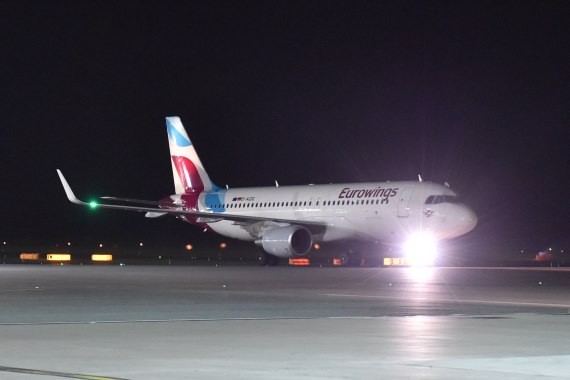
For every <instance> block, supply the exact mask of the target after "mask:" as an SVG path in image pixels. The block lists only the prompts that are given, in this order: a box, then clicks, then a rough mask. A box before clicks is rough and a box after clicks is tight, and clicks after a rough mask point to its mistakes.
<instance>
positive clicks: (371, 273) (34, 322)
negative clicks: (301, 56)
mask: <svg viewBox="0 0 570 380" xmlns="http://www.w3.org/2000/svg"><path fill="white" fill-rule="evenodd" d="M0 305H1V306H0V307H1V309H0V378H1V379H27V378H30V379H33V378H42V379H50V378H51V379H60V378H62V377H67V378H69V377H71V378H79V379H87V378H88V379H190V378H192V379H222V378H223V379H228V378H232V379H267V378H271V379H291V378H298V379H325V378H326V379H347V378H353V379H376V378H402V379H403V378H414V379H416V378H426V379H456V378H459V377H461V378H464V379H482V378H485V379H489V378H492V379H534V378H538V377H541V378H560V379H570V344H569V342H570V317H569V315H568V314H569V310H570V271H565V270H562V269H555V268H554V269H542V270H537V269H469V268H464V269H461V268H293V267H268V268H261V267H248V266H218V267H214V266H183V267H175V266H124V267H120V266H47V265H2V266H0Z"/></svg>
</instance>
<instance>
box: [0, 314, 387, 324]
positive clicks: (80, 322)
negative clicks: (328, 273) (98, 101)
mask: <svg viewBox="0 0 570 380" xmlns="http://www.w3.org/2000/svg"><path fill="white" fill-rule="evenodd" d="M380 318H387V316H338V317H326V316H325V317H267V318H263V317H260V318H256V317H251V318H180V319H132V320H123V321H120V320H117V321H68V322H65V321H47V322H0V326H42V325H46V326H47V325H97V324H120V323H169V322H224V321H282V320H293V321H294V320H319V319H332V320H337V319H380Z"/></svg>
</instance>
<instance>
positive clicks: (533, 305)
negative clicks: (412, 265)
mask: <svg viewBox="0 0 570 380" xmlns="http://www.w3.org/2000/svg"><path fill="white" fill-rule="evenodd" d="M321 295H322V296H327V297H354V298H378V299H393V300H401V299H402V297H392V296H373V295H365V294H336V293H325V294H321ZM408 300H410V301H430V302H449V303H474V304H487V305H504V306H532V307H555V308H561V309H570V304H566V305H565V304H559V303H538V302H517V301H490V300H463V299H453V298H436V299H431V298H426V297H412V298H408Z"/></svg>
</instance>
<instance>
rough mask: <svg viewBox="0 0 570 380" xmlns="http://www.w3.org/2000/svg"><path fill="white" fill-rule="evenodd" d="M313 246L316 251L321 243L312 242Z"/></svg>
mask: <svg viewBox="0 0 570 380" xmlns="http://www.w3.org/2000/svg"><path fill="white" fill-rule="evenodd" d="M313 248H314V249H316V250H317V251H318V250H319V249H321V245H320V244H319V243H315V244H313Z"/></svg>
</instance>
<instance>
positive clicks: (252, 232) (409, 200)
mask: <svg viewBox="0 0 570 380" xmlns="http://www.w3.org/2000/svg"><path fill="white" fill-rule="evenodd" d="M166 127H167V134H168V142H169V147H170V159H171V164H172V174H173V178H174V189H175V194H173V195H170V196H168V197H165V198H163V199H160V200H159V201H148V200H139V199H130V198H118V197H102V198H101V199H102V200H103V201H101V202H84V201H81V200H79V199H78V198H77V197H76V196H75V195H74V193H73V191H72V189H71V187H70V186H69V184H68V182H67V180H66V179H65V177H64V176H63V173H62V172H61V171H60V170H59V169H57V173H58V175H59V178H60V180H61V183H62V185H63V188H64V190H65V193H66V195H67V198H68V199H69V201H71V202H72V203H75V204H78V205H82V206H87V207H91V208H109V209H119V210H127V211H138V212H145V213H146V214H145V216H146V217H147V218H157V217H161V216H164V215H172V216H175V217H177V218H179V219H181V220H183V221H185V222H188V223H190V224H193V225H195V226H197V227H199V228H202V229H204V230H210V231H214V232H216V233H218V234H220V235H223V236H226V237H229V238H233V239H239V240H246V241H251V242H254V243H255V244H257V245H258V246H260V247H261V248H262V251H261V253H260V256H259V263H260V264H261V265H268V266H269V265H277V264H278V263H279V260H280V259H281V258H303V257H307V256H308V255H309V253H310V251H311V249H312V247H313V244H315V243H322V242H332V241H341V240H347V239H348V240H357V241H358V240H360V241H368V242H382V243H383V244H387V245H399V246H401V247H402V249H403V251H404V252H405V253H406V255H408V256H409V257H413V258H415V259H419V260H420V261H421V260H424V261H426V262H430V260H431V261H433V259H434V256H435V254H436V249H435V244H436V242H437V241H440V240H445V239H451V238H454V237H457V236H461V235H463V234H466V233H468V232H469V231H471V230H472V229H473V228H475V225H476V224H477V217H476V215H475V213H474V212H473V211H472V210H471V209H470V208H469V207H467V206H466V205H465V204H463V203H461V201H460V199H459V198H458V196H457V194H456V193H455V192H454V191H453V190H451V189H450V188H449V186H448V185H447V184H446V185H440V184H436V183H431V182H426V181H422V179H421V177H419V181H401V182H363V183H341V184H326V185H304V186H279V185H278V183H277V181H276V183H275V186H269V187H248V188H235V189H229V188H221V187H218V186H216V185H215V184H214V183H213V182H212V181H211V179H210V177H209V175H208V173H207V172H206V169H205V168H204V165H202V162H201V161H200V158H199V157H198V154H197V152H196V149H195V147H194V144H193V143H192V142H191V140H190V138H189V137H188V134H187V132H186V130H185V129H184V126H183V125H182V121H181V120H180V118H179V117H177V116H172V117H166ZM345 260H346V261H350V260H351V258H350V256H348V257H346V258H345Z"/></svg>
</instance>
